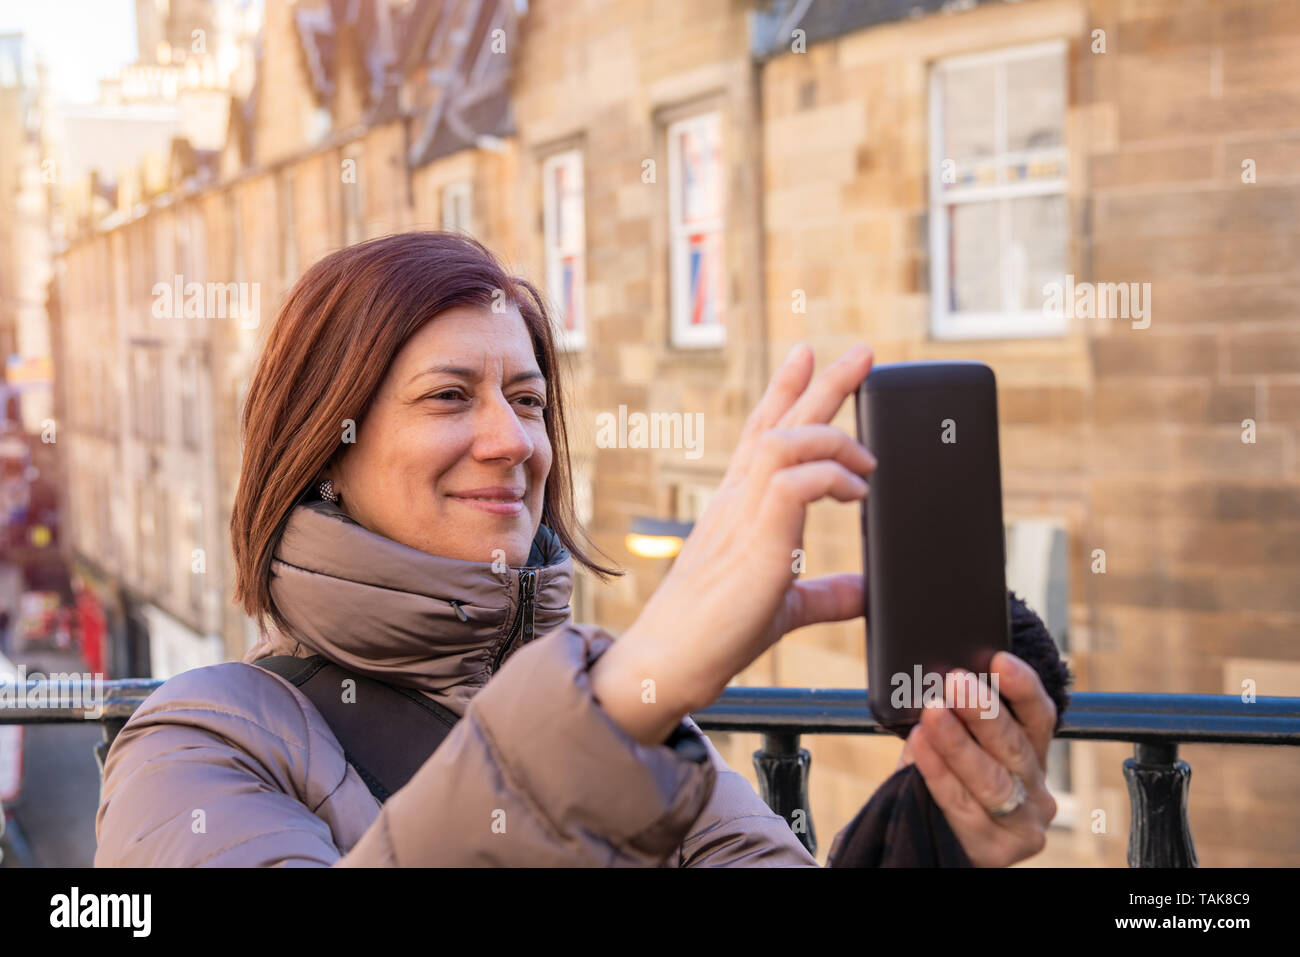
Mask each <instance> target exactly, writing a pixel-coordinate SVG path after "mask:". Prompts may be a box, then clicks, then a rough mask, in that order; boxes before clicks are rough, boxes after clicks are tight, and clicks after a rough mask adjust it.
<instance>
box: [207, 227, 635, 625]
mask: <svg viewBox="0 0 1300 957" xmlns="http://www.w3.org/2000/svg"><path fill="white" fill-rule="evenodd" d="M434 317H437V321H432V320H433V319H434ZM564 411H565V410H564V402H563V390H562V388H561V383H560V376H559V370H558V368H557V364H556V353H555V347H554V343H553V330H552V326H551V322H550V319H549V317H548V314H547V311H546V306H545V302H544V300H543V299H542V297H541V295H540V294H539V293H538V291H537V289H536V288H535V287H534V286H533V285H532V284H531V283H530V282H528V281H527V280H525V279H521V278H518V277H511V276H510V275H508V274H507V273H506V272H505V271H504V270H503V269H502V268H501V266H500V265H499V264H498V263H497V262H496V260H495V258H494V257H493V256H492V254H491V252H489V251H488V250H487V249H486V248H485V247H484V246H482V245H481V244H480V243H478V242H476V241H475V240H473V239H470V238H467V237H464V236H460V235H456V234H450V233H437V232H429V233H419V232H417V233H401V234H397V235H393V236H385V237H381V238H379V239H373V240H370V241H368V242H365V243H361V244H358V245H356V246H350V247H348V248H346V249H343V250H340V251H338V252H336V253H334V254H333V255H331V256H328V257H326V258H324V259H322V260H321V261H320V262H318V263H316V264H315V265H314V266H313V267H312V268H311V269H309V270H308V271H307V272H306V274H305V275H304V276H303V277H302V279H301V280H299V282H298V284H297V285H296V286H295V287H294V289H293V290H292V292H291V293H290V295H289V297H288V299H287V300H286V302H285V304H284V306H283V308H282V310H281V313H280V316H279V317H278V319H277V321H276V324H275V327H274V329H273V330H272V331H271V334H270V336H269V338H268V341H267V344H266V348H265V351H264V353H263V356H262V360H261V362H260V364H259V366H258V369H257V372H256V374H255V375H254V377H253V381H252V383H251V384H250V386H249V391H248V399H247V402H246V404H245V407H244V434H245V435H244V458H243V463H242V470H241V473H240V483H239V490H238V492H237V493H236V498H235V506H234V509H233V514H232V516H231V533H232V545H233V546H234V552H235V566H236V598H237V600H239V601H240V602H242V603H243V605H244V607H245V609H246V610H247V611H248V612H249V614H250V615H252V616H253V617H255V618H261V617H262V616H264V615H265V616H269V617H270V618H271V619H272V621H273V622H274V624H275V625H276V626H277V627H278V628H281V629H284V628H285V627H286V626H287V622H285V621H284V620H283V618H282V617H281V616H280V615H279V612H278V609H277V608H276V606H275V603H274V602H272V601H271V596H270V586H271V576H270V574H269V572H270V567H271V561H272V557H273V556H272V552H273V547H274V543H275V541H276V540H277V539H278V538H279V537H280V536H281V535H282V533H283V530H284V527H285V525H286V524H287V522H288V519H289V517H290V513H291V511H292V509H293V507H294V506H295V505H298V504H301V503H304V502H306V501H310V500H312V499H313V498H316V497H318V490H319V487H320V483H321V481H322V480H325V479H329V480H330V481H331V482H332V483H333V488H334V491H335V493H336V494H337V495H338V498H339V502H338V504H339V506H340V508H341V509H342V511H343V512H344V513H346V514H347V515H349V516H350V517H352V518H353V519H355V520H356V521H357V522H359V523H360V524H361V525H363V526H364V527H366V528H368V529H370V530H372V531H375V532H378V533H379V534H380V535H383V536H384V537H386V538H389V539H391V540H393V541H396V542H400V543H401V544H403V545H407V546H409V547H411V548H414V549H418V550H420V551H424V552H428V553H431V554H437V555H442V556H445V557H447V558H456V559H463V560H469V561H478V562H492V561H494V560H498V559H499V558H500V556H501V555H502V554H504V557H505V562H506V563H507V564H510V565H522V564H524V563H525V561H526V559H527V557H528V553H529V549H530V546H531V544H532V541H533V537H534V534H535V533H536V531H537V528H538V526H539V524H543V525H545V526H546V527H547V528H549V529H550V530H551V531H553V532H554V533H555V535H556V536H557V537H558V539H559V542H560V544H561V545H563V546H564V548H566V549H567V550H568V551H569V553H570V554H571V555H572V556H573V558H574V559H575V560H576V561H577V562H578V563H580V564H582V565H584V566H585V567H587V568H588V569H589V570H590V571H592V572H593V573H595V574H597V575H598V576H601V577H603V576H606V575H609V574H613V573H614V570H613V569H612V568H611V567H610V566H608V565H602V564H599V563H598V562H596V561H595V560H594V559H593V558H592V557H590V556H591V553H592V551H593V550H592V547H591V545H590V543H589V541H588V540H587V539H586V538H585V536H584V535H583V533H582V532H580V531H579V530H578V527H577V523H576V520H575V517H574V509H573V491H572V483H571V479H570V464H569V455H568V446H567V443H566V430H565V417H564ZM353 439H354V440H355V441H349V440H353ZM494 490H495V491H494ZM503 490H504V491H503ZM494 498H495V499H502V498H504V499H508V500H509V501H506V502H500V501H495V502H494V501H492V499H494Z"/></svg>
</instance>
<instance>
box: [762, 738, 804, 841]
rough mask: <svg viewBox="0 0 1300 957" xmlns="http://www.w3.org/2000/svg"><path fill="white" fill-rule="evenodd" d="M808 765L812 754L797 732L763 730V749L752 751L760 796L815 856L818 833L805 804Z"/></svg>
mask: <svg viewBox="0 0 1300 957" xmlns="http://www.w3.org/2000/svg"><path fill="white" fill-rule="evenodd" d="M811 766H812V755H811V754H809V753H808V752H807V751H806V750H804V749H803V748H801V747H799V735H797V734H784V733H771V734H764V735H763V748H762V750H760V751H755V752H754V771H755V773H756V774H757V775H758V793H759V796H760V797H762V799H763V800H764V801H766V802H767V806H768V807H770V808H771V809H772V810H773V811H775V812H776V813H777V814H779V815H781V817H783V818H785V821H786V823H787V824H789V825H790V830H792V831H794V833H795V836H796V837H798V838H799V840H800V842H801V843H802V844H803V846H804V847H805V848H807V849H808V853H809V854H812V855H813V856H814V857H815V856H816V855H817V835H816V834H815V833H814V832H813V822H812V812H811V811H810V810H809V808H808V771H809V769H810V768H811Z"/></svg>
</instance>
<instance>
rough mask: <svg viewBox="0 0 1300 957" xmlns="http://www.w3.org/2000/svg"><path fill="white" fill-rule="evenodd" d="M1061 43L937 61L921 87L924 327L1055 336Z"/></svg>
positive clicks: (1061, 211)
mask: <svg viewBox="0 0 1300 957" xmlns="http://www.w3.org/2000/svg"><path fill="white" fill-rule="evenodd" d="M1065 102H1066V96H1065V45H1064V43H1062V42H1053V43H1048V44H1038V45H1034V46H1029V47H1018V48H1014V49H1009V50H1002V51H998V52H995V53H986V54H979V55H975V56H968V57H957V58H954V59H950V60H944V61H941V62H939V63H937V64H936V65H935V67H934V69H933V72H932V74H931V87H930V134H931V135H930V150H931V154H930V200H931V205H930V263H931V269H930V275H931V285H932V289H931V293H932V296H933V300H932V319H931V321H932V327H931V331H932V333H933V335H934V336H935V337H936V338H966V337H980V336H1037V335H1059V334H1060V333H1062V332H1064V331H1065V328H1066V319H1065V318H1064V316H1048V314H1047V312H1046V310H1045V308H1044V305H1045V298H1044V297H1045V295H1046V293H1045V292H1044V286H1046V285H1047V284H1048V283H1052V282H1058V283H1059V282H1061V281H1062V280H1063V278H1064V275H1065V271H1066V255H1067V241H1068V221H1067V207H1066V198H1065V183H1066V178H1065V174H1066V170H1065Z"/></svg>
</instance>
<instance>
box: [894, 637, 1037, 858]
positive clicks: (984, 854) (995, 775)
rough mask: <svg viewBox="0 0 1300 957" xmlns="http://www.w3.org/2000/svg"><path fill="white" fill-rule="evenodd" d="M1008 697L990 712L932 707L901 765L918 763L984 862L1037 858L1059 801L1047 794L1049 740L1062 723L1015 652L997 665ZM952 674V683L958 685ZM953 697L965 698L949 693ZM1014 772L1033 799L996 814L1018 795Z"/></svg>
mask: <svg viewBox="0 0 1300 957" xmlns="http://www.w3.org/2000/svg"><path fill="white" fill-rule="evenodd" d="M990 667H991V668H992V669H993V672H994V673H995V674H996V675H997V684H998V692H999V694H1000V695H1001V698H1002V701H1003V702H1004V703H1006V704H1009V705H1011V708H1013V709H1014V710H1015V712H1016V713H1015V716H1012V714H1011V710H1009V709H1008V708H1005V707H999V708H998V709H997V715H996V716H995V717H983V716H981V713H980V708H979V704H978V702H972V703H971V705H970V706H969V707H963V708H957V707H951V708H950V707H942V706H940V707H927V708H925V709H924V711H923V713H922V717H921V721H920V723H919V724H917V725H916V726H915V727H914V728H912V731H911V733H910V734H909V735H908V737H907V743H906V744H905V745H904V746H903V755H902V758H901V759H900V761H899V767H903V766H905V765H907V764H912V763H915V764H916V767H917V769H918V770H919V771H920V772H921V776H922V777H923V778H924V779H925V783H926V786H927V787H928V788H929V790H930V794H931V796H932V797H933V798H934V801H935V803H936V804H938V805H939V808H940V809H941V810H942V811H943V813H944V817H946V818H947V819H948V824H949V826H950V827H951V828H952V830H953V833H954V834H955V835H956V836H957V839H958V840H959V841H960V842H961V846H962V848H963V849H964V850H965V851H966V856H967V857H969V858H970V859H971V863H972V864H974V865H975V866H976V867H1006V866H1007V865H1009V864H1014V863H1015V862H1016V861H1023V860H1025V859H1026V858H1028V857H1033V856H1034V855H1035V854H1037V853H1038V852H1039V851H1041V850H1042V849H1043V848H1044V847H1045V846H1046V844H1047V826H1048V824H1050V823H1051V820H1052V818H1054V817H1055V816H1056V801H1055V800H1054V799H1053V797H1052V795H1051V794H1049V793H1048V792H1047V786H1046V780H1045V778H1046V773H1047V746H1048V745H1049V744H1050V743H1051V740H1052V734H1053V731H1054V730H1055V727H1056V705H1055V704H1054V703H1053V702H1052V699H1051V698H1050V697H1048V695H1047V691H1046V690H1044V688H1043V683H1042V681H1040V680H1039V677H1038V672H1036V671H1035V670H1034V669H1033V668H1031V667H1030V666H1029V665H1027V664H1026V663H1025V662H1024V661H1022V660H1021V659H1020V658H1017V657H1016V656H1015V655H1012V654H1010V653H1008V652H1005V651H1001V652H998V654H996V655H995V656H994V657H993V662H992V664H991V665H990ZM952 680H953V679H952V677H951V676H945V688H946V689H947V690H949V691H951V682H952ZM944 700H945V701H957V700H964V699H963V698H960V697H954V696H953V695H952V694H947V693H946V694H945V696H944ZM1012 774H1015V775H1017V776H1019V778H1020V780H1021V781H1022V782H1023V784H1024V788H1025V795H1026V799H1025V802H1024V803H1023V804H1021V805H1020V807H1018V808H1016V810H1014V811H1012V812H1011V813H1010V814H1006V815H1003V816H1001V817H998V816H995V815H993V814H991V813H990V811H991V809H993V808H997V807H999V806H1001V805H1003V804H1004V803H1005V802H1007V801H1008V800H1010V799H1012V798H1013V796H1014V795H1015V793H1016V788H1015V781H1014V780H1013V779H1012Z"/></svg>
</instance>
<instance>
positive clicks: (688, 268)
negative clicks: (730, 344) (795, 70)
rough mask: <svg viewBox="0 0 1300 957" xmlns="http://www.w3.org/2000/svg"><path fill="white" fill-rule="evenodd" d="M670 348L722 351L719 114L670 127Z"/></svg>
mask: <svg viewBox="0 0 1300 957" xmlns="http://www.w3.org/2000/svg"><path fill="white" fill-rule="evenodd" d="M668 180H669V207H670V209H669V243H670V248H669V257H670V267H669V268H670V271H671V283H672V343H673V345H675V346H683V347H700V346H703V347H707V346H720V345H722V343H723V342H724V341H725V339H726V331H725V327H724V325H723V322H724V318H725V306H726V297H725V295H724V290H725V289H726V257H725V256H724V249H723V227H724V225H725V219H724V215H725V214H724V207H723V197H722V192H723V190H722V147H721V114H720V113H716V112H715V113H705V114H702V115H700V116H693V117H691V118H690V119H686V120H680V121H678V122H676V123H673V124H672V125H671V126H669V127H668Z"/></svg>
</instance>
